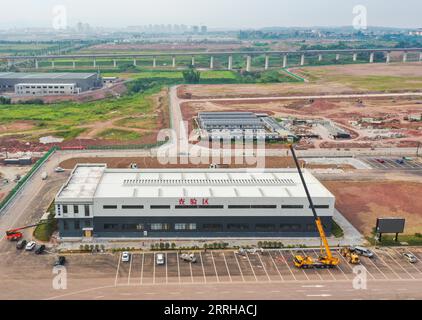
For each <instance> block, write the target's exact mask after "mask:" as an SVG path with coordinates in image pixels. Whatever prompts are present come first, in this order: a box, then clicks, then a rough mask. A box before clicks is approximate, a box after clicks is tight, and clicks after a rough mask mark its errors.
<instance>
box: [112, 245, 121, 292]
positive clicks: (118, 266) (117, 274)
mask: <svg viewBox="0 0 422 320" xmlns="http://www.w3.org/2000/svg"><path fill="white" fill-rule="evenodd" d="M121 260H122V253H120V254H119V262H117V270H116V278H115V280H114V286H115V287H117V279H118V277H119V270H120V261H121Z"/></svg>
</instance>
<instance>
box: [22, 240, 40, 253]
mask: <svg viewBox="0 0 422 320" xmlns="http://www.w3.org/2000/svg"><path fill="white" fill-rule="evenodd" d="M36 245H37V244H36V243H35V241H30V242H28V244H27V245H26V247H25V250H26V251H32V250H34V248H35V246H36Z"/></svg>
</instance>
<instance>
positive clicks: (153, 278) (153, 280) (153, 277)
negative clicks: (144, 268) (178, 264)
mask: <svg viewBox="0 0 422 320" xmlns="http://www.w3.org/2000/svg"><path fill="white" fill-rule="evenodd" d="M155 261H156V260H155V253H154V259H153V261H152V264H153V269H152V270H153V272H152V283H153V284H155ZM166 263H167V261H166Z"/></svg>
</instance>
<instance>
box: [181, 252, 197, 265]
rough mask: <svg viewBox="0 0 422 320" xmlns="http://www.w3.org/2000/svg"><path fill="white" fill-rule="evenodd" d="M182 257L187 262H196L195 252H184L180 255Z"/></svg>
mask: <svg viewBox="0 0 422 320" xmlns="http://www.w3.org/2000/svg"><path fill="white" fill-rule="evenodd" d="M180 259H181V260H183V261H185V262H190V263H196V257H195V255H194V254H193V253H191V254H188V253H183V254H182V255H181V256H180Z"/></svg>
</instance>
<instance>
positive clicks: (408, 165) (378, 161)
mask: <svg viewBox="0 0 422 320" xmlns="http://www.w3.org/2000/svg"><path fill="white" fill-rule="evenodd" d="M360 160H361V161H363V162H364V163H366V164H368V165H370V166H371V168H374V169H378V170H405V171H408V170H410V171H418V170H422V161H421V159H418V158H412V160H403V159H401V158H399V157H396V158H386V157H384V158H360Z"/></svg>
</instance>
